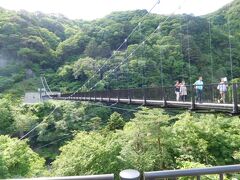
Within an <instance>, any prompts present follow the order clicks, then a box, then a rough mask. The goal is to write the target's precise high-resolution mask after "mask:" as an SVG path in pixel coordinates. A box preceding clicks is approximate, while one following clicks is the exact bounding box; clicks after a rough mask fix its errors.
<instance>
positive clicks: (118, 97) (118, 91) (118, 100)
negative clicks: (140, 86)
mask: <svg viewBox="0 0 240 180" xmlns="http://www.w3.org/2000/svg"><path fill="white" fill-rule="evenodd" d="M119 101H120V100H119V90H117V102H118V103H119Z"/></svg>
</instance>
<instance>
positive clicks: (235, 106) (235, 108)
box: [232, 83, 239, 114]
mask: <svg viewBox="0 0 240 180" xmlns="http://www.w3.org/2000/svg"><path fill="white" fill-rule="evenodd" d="M232 90H233V91H232V98H233V111H232V114H238V113H239V110H238V94H237V84H235V83H234V84H233V89H232Z"/></svg>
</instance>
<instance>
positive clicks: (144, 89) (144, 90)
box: [143, 88, 147, 105]
mask: <svg viewBox="0 0 240 180" xmlns="http://www.w3.org/2000/svg"><path fill="white" fill-rule="evenodd" d="M146 104H147V98H146V88H143V105H146Z"/></svg>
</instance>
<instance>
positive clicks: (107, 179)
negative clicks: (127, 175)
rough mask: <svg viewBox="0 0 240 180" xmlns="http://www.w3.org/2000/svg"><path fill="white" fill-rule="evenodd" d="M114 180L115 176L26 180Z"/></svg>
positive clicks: (31, 179)
mask: <svg viewBox="0 0 240 180" xmlns="http://www.w3.org/2000/svg"><path fill="white" fill-rule="evenodd" d="M43 179H44V180H114V174H102V175H90V176H65V177H40V178H29V179H24V180H43ZM14 180H23V179H14Z"/></svg>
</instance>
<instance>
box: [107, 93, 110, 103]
mask: <svg viewBox="0 0 240 180" xmlns="http://www.w3.org/2000/svg"><path fill="white" fill-rule="evenodd" d="M107 93H108V102H110V100H111V94H110V90H108V91H107Z"/></svg>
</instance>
